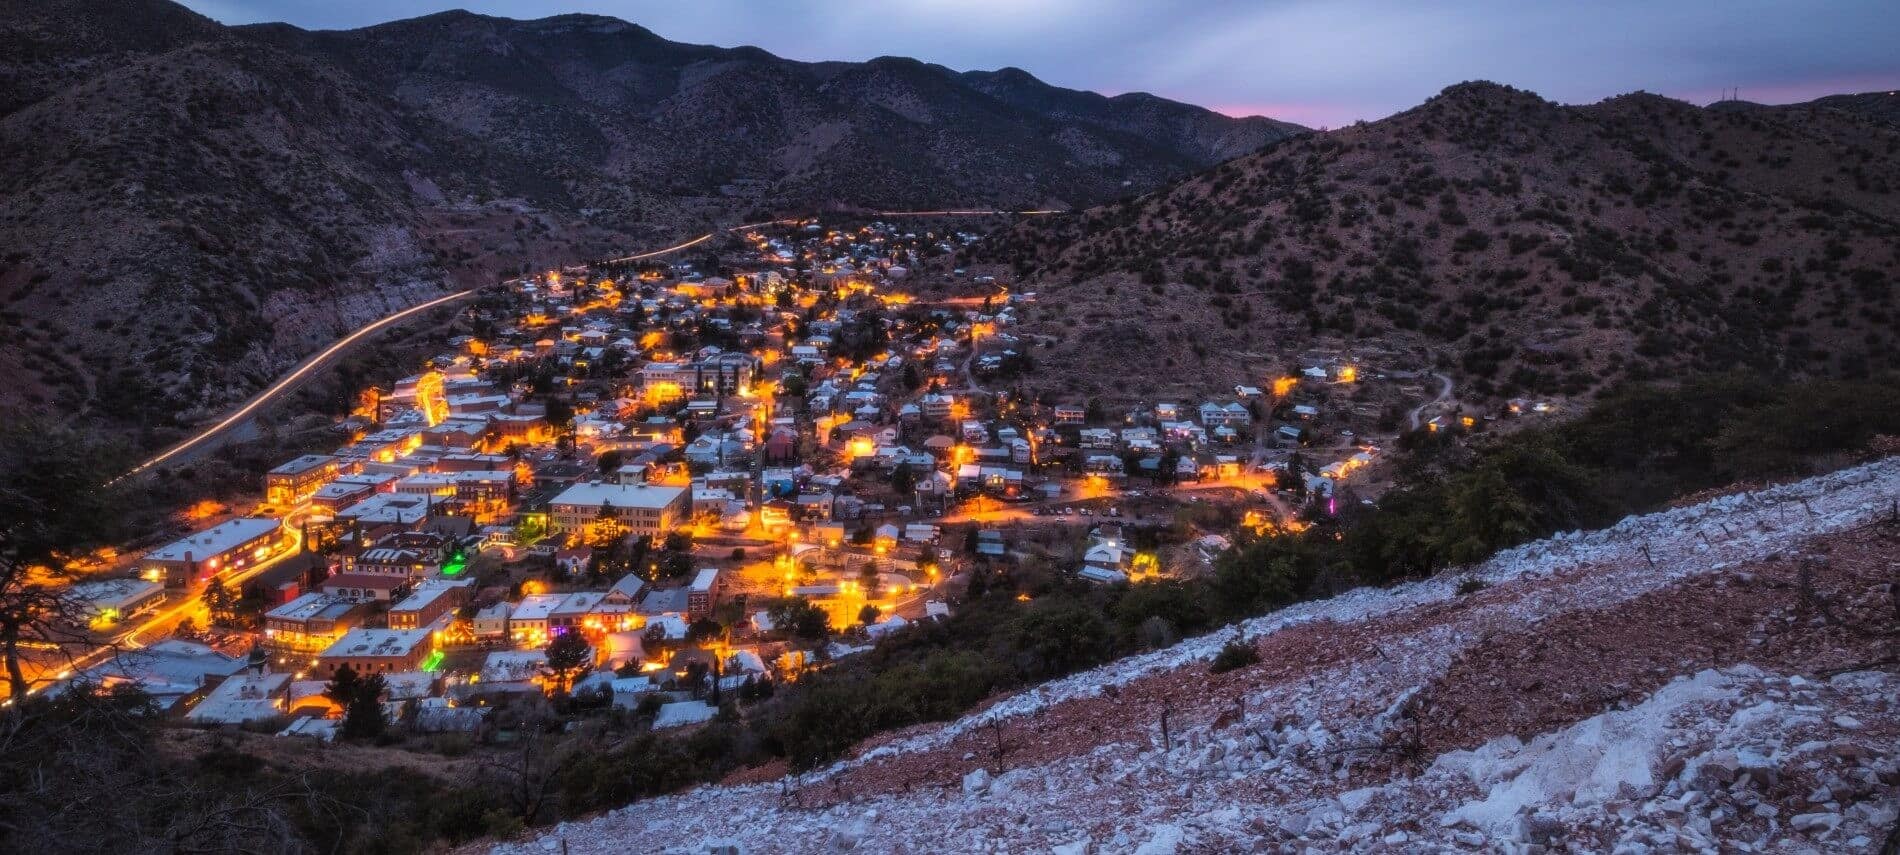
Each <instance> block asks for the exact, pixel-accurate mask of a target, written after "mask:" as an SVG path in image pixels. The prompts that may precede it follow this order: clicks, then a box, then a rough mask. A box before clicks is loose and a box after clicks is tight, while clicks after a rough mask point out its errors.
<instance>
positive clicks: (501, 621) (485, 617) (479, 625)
mask: <svg viewBox="0 0 1900 855" xmlns="http://www.w3.org/2000/svg"><path fill="white" fill-rule="evenodd" d="M513 608H514V606H513V605H511V604H509V603H507V602H500V603H495V604H493V605H490V606H486V607H484V608H482V609H480V610H479V611H477V612H475V619H474V621H473V626H472V629H473V631H474V633H475V637H476V638H477V639H479V640H481V641H500V640H502V639H504V638H507V637H508V614H509V612H510V611H511V610H512V609H513Z"/></svg>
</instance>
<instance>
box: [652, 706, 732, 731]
mask: <svg viewBox="0 0 1900 855" xmlns="http://www.w3.org/2000/svg"><path fill="white" fill-rule="evenodd" d="M718 714H719V710H717V709H714V708H713V706H712V705H711V704H708V703H706V702H705V701H675V702H673V703H670V704H661V705H660V712H659V714H658V715H656V716H654V718H653V729H654V730H665V729H667V728H672V727H685V726H686V725H689V724H700V723H702V722H708V721H712V718H713V716H715V715H718Z"/></svg>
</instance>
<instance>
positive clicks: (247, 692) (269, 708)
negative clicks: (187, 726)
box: [185, 673, 292, 724]
mask: <svg viewBox="0 0 1900 855" xmlns="http://www.w3.org/2000/svg"><path fill="white" fill-rule="evenodd" d="M291 676H292V675H290V674H277V673H265V674H234V675H232V676H230V677H227V678H225V680H224V682H222V683H219V684H218V685H217V687H216V688H214V689H212V690H211V692H210V693H209V694H207V695H205V696H204V698H203V699H201V700H199V701H198V703H197V705H196V706H193V707H192V708H191V711H190V712H188V713H185V720H186V721H189V722H192V723H193V724H244V723H245V722H251V721H263V720H264V719H269V718H275V717H277V716H280V715H283V714H284V712H285V710H286V708H287V704H288V699H289V693H290V681H291Z"/></svg>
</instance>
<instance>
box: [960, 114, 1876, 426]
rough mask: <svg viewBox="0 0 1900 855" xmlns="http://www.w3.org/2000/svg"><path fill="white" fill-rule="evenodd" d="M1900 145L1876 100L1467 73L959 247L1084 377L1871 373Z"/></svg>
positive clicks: (1493, 391)
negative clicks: (1718, 98) (1722, 99)
mask: <svg viewBox="0 0 1900 855" xmlns="http://www.w3.org/2000/svg"><path fill="white" fill-rule="evenodd" d="M1897 154H1900V131H1896V129H1895V128H1894V126H1893V125H1892V124H1890V123H1885V122H1882V121H1879V120H1878V119H1876V118H1870V117H1869V115H1868V114H1866V113H1865V111H1862V112H1859V113H1856V112H1849V111H1847V110H1843V109H1835V108H1832V107H1828V106H1811V105H1803V106H1792V107H1762V106H1746V107H1743V106H1733V107H1724V108H1719V109H1718V108H1699V107H1696V106H1693V105H1690V104H1687V103H1683V102H1679V101H1674V100H1670V99H1666V98H1662V97H1658V96H1654V95H1647V94H1634V95H1627V96H1621V97H1617V98H1612V99H1609V100H1607V101H1604V102H1601V103H1598V104H1592V105H1588V106H1560V105H1557V104H1554V103H1551V102H1548V101H1545V100H1543V99H1542V98H1539V97H1538V96H1536V95H1534V94H1532V93H1529V92H1524V91H1520V90H1516V89H1512V88H1509V87H1506V86H1500V85H1496V84H1490V83H1467V84H1460V85H1458V86H1454V87H1451V88H1450V89H1447V90H1445V91H1444V93H1442V94H1440V95H1438V96H1437V97H1434V98H1432V99H1431V100H1429V101H1427V102H1426V103H1425V104H1423V105H1421V106H1419V107H1417V108H1415V109H1412V110H1410V111H1407V112H1404V113H1400V114H1398V115H1396V116H1393V117H1391V118H1388V119H1384V120H1381V121H1378V122H1373V123H1369V124H1360V125H1355V126H1353V127H1349V128H1344V129H1341V130H1338V131H1335V132H1333V133H1328V134H1323V135H1315V136H1308V137H1301V138H1295V139H1289V140H1285V141H1282V142H1281V143H1278V144H1276V145H1273V146H1270V147H1268V148H1266V149H1264V150H1262V151H1260V152H1257V153H1255V154H1252V155H1248V156H1245V157H1241V158H1238V159H1236V160H1233V161H1230V162H1228V163H1225V164H1222V165H1221V166H1219V167H1216V168H1214V169H1212V170H1210V171H1208V172H1205V173H1203V174H1200V175H1197V176H1195V177H1193V178H1189V179H1186V180H1183V181H1181V182H1179V183H1176V184H1174V185H1173V186H1171V187H1169V188H1167V189H1164V190H1160V191H1156V192H1153V193H1149V194H1145V195H1140V196H1136V197H1131V198H1128V199H1125V200H1122V201H1119V202H1116V203H1112V204H1109V205H1105V206H1102V207H1098V208H1093V209H1090V210H1087V211H1085V212H1081V213H1079V214H1077V215H1075V216H1070V217H1051V218H1043V219H1038V220H1035V221H1032V222H1025V223H1022V224H1020V225H1019V226H1017V227H1016V228H1015V229H1013V230H1012V231H1010V232H1007V233H1005V234H1004V235H1001V236H999V237H998V238H997V239H995V240H991V241H986V242H984V243H982V244H980V245H978V246H977V247H976V248H974V249H975V251H976V252H977V253H978V254H977V255H976V256H974V257H969V258H965V259H963V260H964V261H966V262H991V263H995V264H999V265H1013V267H1014V269H1015V272H1016V273H1017V274H1018V275H1019V276H1021V277H1024V278H1025V280H1026V284H1025V285H1024V288H1025V289H1026V290H1035V291H1037V292H1038V312H1037V314H1036V315H1035V317H1036V318H1037V322H1038V323H1037V326H1036V327H1033V328H1032V329H1031V332H1032V333H1040V334H1044V335H1048V336H1052V337H1054V339H1055V340H1056V343H1055V344H1053V345H1052V347H1051V348H1050V349H1049V351H1048V352H1047V354H1046V355H1045V354H1044V353H1042V352H1040V351H1039V353H1038V361H1039V364H1041V365H1043V366H1044V368H1045V369H1055V370H1067V371H1068V372H1070V373H1072V374H1073V375H1074V376H1077V377H1079V378H1083V379H1085V380H1086V379H1087V378H1088V377H1089V376H1090V375H1091V374H1094V375H1099V374H1101V373H1102V372H1103V370H1104V369H1105V368H1112V369H1115V370H1114V371H1110V372H1109V373H1111V374H1113V373H1126V374H1132V375H1137V376H1140V375H1144V374H1146V375H1153V374H1158V373H1167V372H1171V371H1172V372H1179V371H1184V370H1194V369H1196V368H1197V367H1198V368H1200V369H1203V373H1205V374H1207V375H1208V376H1210V377H1213V376H1223V375H1225V376H1231V375H1232V374H1234V373H1235V371H1236V370H1237V369H1238V366H1240V365H1241V364H1242V363H1243V361H1244V360H1245V359H1246V358H1248V355H1249V354H1251V353H1255V352H1281V353H1284V352H1289V351H1291V352H1298V351H1299V350H1301V349H1304V348H1344V349H1348V350H1350V349H1353V348H1358V347H1366V346H1373V347H1377V348H1379V349H1384V350H1387V351H1390V352H1395V353H1410V354H1415V355H1416V358H1417V360H1418V361H1419V362H1421V363H1423V364H1430V365H1435V366H1437V367H1438V368H1440V369H1441V370H1444V371H1447V372H1448V373H1452V374H1455V375H1456V376H1457V377H1458V378H1459V394H1460V396H1461V397H1462V398H1466V399H1468V400H1470V401H1473V402H1476V401H1479V400H1483V399H1486V398H1491V399H1502V398H1509V397H1513V396H1519V395H1551V394H1563V395H1582V394H1589V393H1595V392H1599V391H1602V390H1604V389H1606V388H1609V387H1610V386H1611V385H1613V384H1614V383H1616V382H1618V381H1624V380H1634V381H1644V380H1653V379H1666V378H1670V377H1675V376H1682V375H1684V374H1690V373H1701V372H1712V371H1727V370H1733V369H1738V368H1742V369H1748V370H1753V371H1759V372H1764V373H1768V374H1779V375H1790V376H1847V377H1855V376H1866V375H1868V374H1870V373H1872V372H1877V371H1880V370H1883V369H1887V368H1891V367H1893V366H1894V361H1895V359H1896V356H1895V355H1896V354H1897V353H1900V347H1896V339H1895V336H1896V333H1895V329H1896V328H1900V324H1897V323H1896V322H1897V321H1900V304H1896V302H1895V300H1896V297H1895V294H1896V291H1897V290H1900V289H1896V288H1895V281H1894V276H1895V274H1894V271H1895V270H1896V269H1900V257H1896V253H1897V252H1900V158H1897V157H1896V155H1897ZM1420 367H1423V365H1421V366H1420ZM1227 382H1232V381H1231V380H1230V381H1227Z"/></svg>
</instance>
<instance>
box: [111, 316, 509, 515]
mask: <svg viewBox="0 0 1900 855" xmlns="http://www.w3.org/2000/svg"><path fill="white" fill-rule="evenodd" d="M474 293H475V289H473V288H471V289H469V290H467V291H457V292H455V293H453V294H445V295H443V296H441V297H437V298H435V299H433V300H430V301H428V302H426V303H419V304H417V305H414V306H410V307H409V308H407V309H403V310H402V311H400V312H397V313H395V314H393V315H389V316H387V317H384V318H381V319H379V320H376V321H373V322H371V323H370V324H368V325H367V326H364V327H363V328H361V329H358V330H357V331H355V332H353V333H350V334H349V335H346V336H344V337H342V338H340V339H337V340H336V341H335V342H334V343H332V344H331V345H330V346H329V347H326V348H324V349H322V350H319V351H317V352H316V353H314V354H312V355H310V356H309V357H307V358H305V359H304V361H302V362H299V363H297V367H295V368H292V369H291V370H290V372H289V373H287V374H285V375H284V376H282V377H279V378H277V382H275V383H272V384H270V386H268V387H266V388H265V389H264V391H262V392H259V393H257V394H256V395H253V396H252V397H251V399H250V400H249V401H247V402H245V404H244V406H242V407H239V408H237V410H235V411H233V412H232V413H231V414H230V415H228V416H225V417H224V418H223V419H221V420H219V421H218V422H217V423H216V424H213V425H211V426H210V427H207V428H205V429H203V430H201V431H199V432H197V433H195V434H192V435H191V436H189V437H186V438H185V439H184V440H182V441H180V442H178V443H177V444H175V445H173V446H172V447H171V448H168V449H166V450H164V451H162V452H159V453H158V454H157V455H155V456H153V457H152V458H151V459H149V460H146V461H145V462H144V463H140V464H139V465H137V466H134V467H132V468H131V469H130V470H128V471H127V472H126V473H125V474H124V475H120V476H119V477H117V478H114V479H112V480H111V481H109V482H107V484H108V486H109V485H111V484H116V483H118V482H120V481H123V480H125V479H127V478H131V477H133V476H135V475H138V474H139V473H142V472H145V471H146V470H148V469H151V468H152V467H154V466H157V465H159V464H161V463H164V462H165V461H167V460H170V459H172V458H174V457H177V456H179V455H181V454H184V453H186V452H188V451H191V450H192V449H195V448H199V447H201V446H203V445H205V444H206V443H209V442H211V441H212V440H214V439H217V438H219V437H222V436H224V435H225V434H226V433H228V432H230V431H231V430H232V429H233V428H236V427H237V426H238V425H241V424H243V423H244V420H245V419H248V418H250V417H251V416H252V415H253V414H255V413H256V412H257V411H258V410H260V409H262V408H263V407H264V406H265V405H267V404H270V403H271V402H273V401H276V400H278V399H279V398H282V397H283V396H284V395H286V394H288V393H289V392H291V391H292V390H294V389H295V388H296V387H297V386H298V384H300V383H302V382H303V381H305V380H308V379H310V377H311V376H312V375H314V374H316V372H318V371H320V370H322V369H323V368H324V367H325V366H327V365H329V364H330V363H331V362H332V361H334V360H335V359H336V358H337V357H338V356H340V355H342V353H343V352H344V351H346V350H348V349H349V348H350V346H351V345H354V344H356V343H358V342H360V341H362V340H364V339H366V338H369V337H370V336H373V335H375V334H377V333H379V332H381V331H383V330H385V329H388V328H389V327H391V326H394V325H396V324H399V323H402V322H403V321H405V320H407V319H409V318H411V317H414V316H416V315H419V314H421V313H423V312H426V311H428V310H430V309H433V308H435V307H437V306H441V305H445V304H448V303H453V302H455V301H457V300H462V299H466V298H468V297H470V296H473V295H474Z"/></svg>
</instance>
